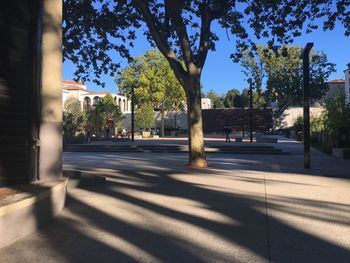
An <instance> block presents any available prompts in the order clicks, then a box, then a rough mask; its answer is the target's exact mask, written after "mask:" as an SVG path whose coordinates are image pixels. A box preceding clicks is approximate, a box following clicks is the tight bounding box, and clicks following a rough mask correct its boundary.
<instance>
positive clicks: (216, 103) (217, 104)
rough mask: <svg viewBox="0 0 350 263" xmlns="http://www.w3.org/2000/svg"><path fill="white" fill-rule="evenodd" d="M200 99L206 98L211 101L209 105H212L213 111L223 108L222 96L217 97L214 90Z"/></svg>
mask: <svg viewBox="0 0 350 263" xmlns="http://www.w3.org/2000/svg"><path fill="white" fill-rule="evenodd" d="M202 97H207V98H209V99H210V100H211V104H212V105H213V108H214V109H220V108H224V98H223V96H220V95H218V94H217V93H216V92H215V90H212V89H211V90H209V91H208V93H207V95H206V96H202Z"/></svg>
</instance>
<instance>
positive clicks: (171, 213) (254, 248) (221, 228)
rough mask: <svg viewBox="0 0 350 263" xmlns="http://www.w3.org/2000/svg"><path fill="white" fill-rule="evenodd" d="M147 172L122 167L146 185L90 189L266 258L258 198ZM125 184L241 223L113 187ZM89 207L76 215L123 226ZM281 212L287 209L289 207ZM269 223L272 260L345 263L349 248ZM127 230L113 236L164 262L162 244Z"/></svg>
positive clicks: (168, 173)
mask: <svg viewBox="0 0 350 263" xmlns="http://www.w3.org/2000/svg"><path fill="white" fill-rule="evenodd" d="M147 172H148V173H151V172H152V173H153V174H154V176H147V177H146V176H143V175H141V174H140V173H138V172H131V171H127V173H128V175H129V176H130V177H131V178H134V177H136V178H138V179H142V180H144V182H145V183H147V184H146V185H148V186H140V185H133V186H132V185H129V184H121V183H118V182H109V183H108V187H107V188H106V189H104V188H94V189H90V190H91V191H92V192H97V193H99V194H104V195H106V196H110V197H113V198H116V199H119V200H123V201H125V202H127V203H130V204H133V205H135V206H138V207H141V208H144V209H147V210H149V211H152V212H154V213H156V214H159V215H165V216H167V217H170V218H173V219H176V220H180V221H182V222H184V223H189V224H191V225H195V226H198V227H201V228H203V229H206V230H209V231H211V232H213V233H216V234H217V235H219V236H220V237H221V238H223V239H225V240H229V241H230V242H231V243H232V244H238V245H240V246H242V247H244V248H245V249H247V250H248V251H251V252H253V253H255V254H257V255H259V256H260V257H262V258H265V259H266V260H269V258H268V248H267V246H266V235H267V233H266V229H265V227H264V225H265V224H266V221H265V220H266V215H265V213H264V212H261V211H262V210H263V208H264V207H265V206H266V203H265V201H264V199H263V198H257V197H253V196H241V195H237V194H233V193H223V192H220V191H215V190H209V189H204V188H202V187H198V186H196V185H194V184H191V183H186V182H183V181H179V180H176V179H174V178H173V177H172V176H171V175H172V174H175V173H177V172H178V171H167V172H164V171H147ZM125 188H127V189H132V190H136V191H139V192H140V193H141V192H145V193H154V194H159V195H164V196H172V197H179V198H184V199H188V200H192V201H197V202H200V203H202V204H203V205H204V206H205V207H206V209H208V210H210V211H215V212H218V213H220V214H223V215H226V216H227V217H229V218H231V219H232V220H234V221H238V222H240V224H239V225H238V226H237V225H228V224H225V223H220V222H216V221H212V220H209V219H204V218H201V217H198V216H195V215H191V214H190V213H184V212H179V211H178V210H173V209H170V208H167V207H165V206H162V205H159V204H155V203H152V202H149V201H145V200H142V199H141V198H137V197H135V196H130V195H128V194H125V193H124V192H123V191H119V190H118V189H125ZM87 190H88V189H87ZM290 202H293V200H290ZM307 205H322V203H321V202H310V203H309V204H307ZM328 206H329V204H328ZM272 208H273V207H272ZM91 209H92V208H91V207H90V208H87V211H79V212H78V213H80V214H81V215H82V216H84V217H88V218H89V219H91V220H92V221H93V222H94V223H95V224H97V225H99V226H100V227H102V228H104V229H106V230H107V231H116V229H119V228H123V227H124V225H123V224H124V223H120V222H117V224H120V225H119V227H118V226H117V227H115V228H113V229H110V227H109V226H107V225H106V224H102V223H101V222H100V220H99V217H98V216H92V217H91V215H96V214H98V213H101V212H98V211H95V212H94V213H92V214H91V211H89V210H91ZM276 209H278V208H276ZM328 209H329V207H328ZM73 212H75V211H73ZM284 212H287V213H288V211H284ZM318 219H321V218H318ZM113 220H114V219H113ZM324 220H327V219H324ZM115 222H116V221H115ZM269 225H270V226H271V227H273V229H274V231H273V232H274V233H277V234H280V235H281V236H279V237H278V240H272V243H273V246H274V250H273V251H274V253H275V254H272V258H271V260H277V261H278V262H289V261H290V262H348V258H349V256H350V251H349V250H347V249H345V248H343V247H341V246H338V245H336V244H333V243H331V242H329V241H326V240H323V239H321V238H319V237H316V236H313V235H310V234H307V233H305V232H303V231H300V230H298V229H296V228H294V227H291V226H289V225H287V224H285V223H283V222H280V221H279V220H277V219H274V218H269ZM262 230H263V231H262ZM132 233H133V235H130V232H126V233H121V231H120V230H117V233H116V234H117V235H122V237H123V238H125V239H128V240H130V242H132V243H136V244H137V245H138V246H142V247H143V249H145V250H147V251H148V252H149V253H151V254H153V255H156V256H157V257H159V258H161V259H162V260H165V261H166V260H167V258H162V254H161V252H160V250H161V248H156V249H155V248H154V246H153V245H148V244H147V242H145V243H144V242H143V241H144V240H143V239H142V238H141V236H143V235H147V233H143V232H142V231H139V230H136V233H134V232H132ZM164 238H165V239H166V240H167V242H170V245H171V246H173V245H174V244H172V242H174V240H173V241H171V239H173V238H174V237H164ZM140 239H141V240H142V241H141V240H140ZM169 239H170V240H169ZM162 241H163V239H162ZM163 242H165V241H163ZM174 243H176V242H174ZM183 249H184V252H189V251H194V250H193V248H191V247H188V248H183ZM159 253H160V254H159ZM198 253H200V252H198ZM290 255H293V258H289V259H288V258H285V257H290ZM188 256H189V255H188ZM192 256H196V255H192ZM197 257H198V258H200V255H199V254H198V255H197ZM189 259H193V258H189ZM190 261H191V260H189V262H190ZM233 261H234V260H233Z"/></svg>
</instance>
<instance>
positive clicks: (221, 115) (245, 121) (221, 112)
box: [202, 108, 272, 133]
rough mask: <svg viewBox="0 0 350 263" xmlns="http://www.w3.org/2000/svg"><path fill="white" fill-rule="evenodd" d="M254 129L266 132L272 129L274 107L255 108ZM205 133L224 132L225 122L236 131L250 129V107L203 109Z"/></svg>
mask: <svg viewBox="0 0 350 263" xmlns="http://www.w3.org/2000/svg"><path fill="white" fill-rule="evenodd" d="M252 111H253V131H259V132H264V131H268V130H269V129H272V109H270V108H266V109H262V108H261V109H260V108H259V109H253V110H252ZM202 113H203V130H204V132H205V133H211V132H223V131H224V125H225V123H229V124H230V125H231V126H232V128H233V129H234V130H236V131H242V130H245V131H247V130H249V120H250V110H249V109H208V110H202Z"/></svg>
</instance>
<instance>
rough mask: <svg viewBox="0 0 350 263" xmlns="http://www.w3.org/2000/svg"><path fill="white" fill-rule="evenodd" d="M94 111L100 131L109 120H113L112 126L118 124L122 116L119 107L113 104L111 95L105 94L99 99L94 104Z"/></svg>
mask: <svg viewBox="0 0 350 263" xmlns="http://www.w3.org/2000/svg"><path fill="white" fill-rule="evenodd" d="M94 111H95V113H94V115H95V118H96V125H97V128H98V130H101V129H102V127H103V126H104V125H105V124H106V123H107V121H108V120H109V119H111V120H113V123H114V125H116V124H118V123H119V122H120V121H121V120H122V119H123V115H122V113H121V111H120V109H119V107H118V106H117V105H115V104H114V100H113V96H112V95H111V94H107V95H106V96H104V97H103V98H101V99H100V100H99V101H98V103H97V104H96V107H95V110H94ZM113 128H114V127H113Z"/></svg>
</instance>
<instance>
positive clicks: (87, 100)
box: [83, 97, 91, 111]
mask: <svg viewBox="0 0 350 263" xmlns="http://www.w3.org/2000/svg"><path fill="white" fill-rule="evenodd" d="M90 108H91V99H90V98H89V97H85V98H84V101H83V110H84V111H88V110H90Z"/></svg>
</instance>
